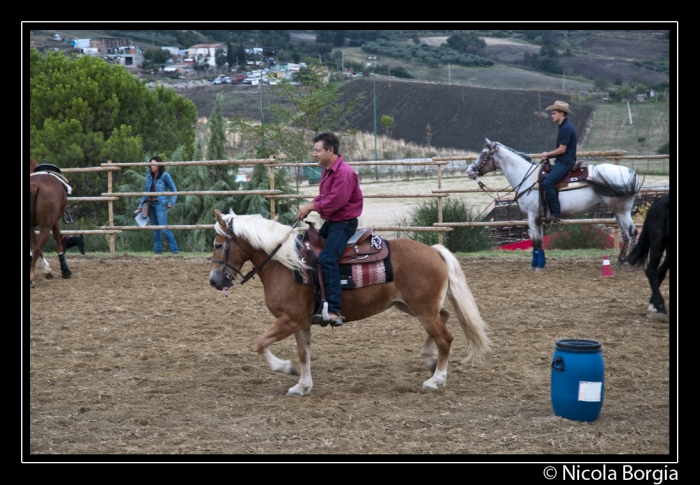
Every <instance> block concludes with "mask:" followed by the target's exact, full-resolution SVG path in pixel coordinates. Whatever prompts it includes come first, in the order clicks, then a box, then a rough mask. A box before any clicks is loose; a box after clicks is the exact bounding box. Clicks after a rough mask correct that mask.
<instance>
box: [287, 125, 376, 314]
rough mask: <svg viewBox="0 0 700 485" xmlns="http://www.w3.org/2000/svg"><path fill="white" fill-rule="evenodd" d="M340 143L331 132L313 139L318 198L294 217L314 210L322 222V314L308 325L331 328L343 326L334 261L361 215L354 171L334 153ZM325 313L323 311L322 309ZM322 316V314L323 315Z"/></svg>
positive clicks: (300, 217) (336, 260)
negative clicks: (318, 175) (318, 171)
mask: <svg viewBox="0 0 700 485" xmlns="http://www.w3.org/2000/svg"><path fill="white" fill-rule="evenodd" d="M339 145H340V143H339V141H338V137H336V136H335V135H334V134H333V133H328V132H326V133H320V134H318V135H316V136H315V137H314V158H315V159H316V160H317V161H318V163H319V165H321V166H322V167H323V171H322V172H321V182H320V184H319V186H318V191H319V195H318V196H317V197H316V198H314V200H313V201H312V202H309V203H308V204H305V205H302V206H301V207H299V210H298V211H297V217H298V218H299V219H304V218H305V217H306V216H308V215H309V213H310V212H311V211H316V212H318V213H319V215H320V216H321V219H323V220H324V222H323V225H322V226H321V229H319V231H318V233H319V234H320V235H321V237H324V238H326V243H325V245H324V246H323V250H322V251H321V254H320V255H319V263H320V264H321V272H322V274H323V286H324V289H325V291H326V302H327V304H328V306H327V314H325V313H326V311H323V312H321V313H318V314H316V315H314V316H313V318H312V319H311V323H314V324H321V323H324V322H326V323H330V324H331V326H332V327H339V326H341V325H342V324H343V316H342V315H341V314H340V300H341V296H342V289H341V287H340V269H339V268H338V261H339V260H340V255H341V254H342V253H343V250H344V249H345V245H346V244H347V242H348V239H350V237H352V235H353V234H355V231H357V224H358V221H357V218H358V217H359V216H360V215H361V214H362V203H363V197H362V190H360V179H359V177H358V176H357V174H356V173H355V171H354V170H353V169H352V168H351V167H350V165H348V164H347V163H345V161H344V160H343V156H342V155H341V154H339V153H338V147H339ZM324 310H325V309H324ZM324 314H325V315H324Z"/></svg>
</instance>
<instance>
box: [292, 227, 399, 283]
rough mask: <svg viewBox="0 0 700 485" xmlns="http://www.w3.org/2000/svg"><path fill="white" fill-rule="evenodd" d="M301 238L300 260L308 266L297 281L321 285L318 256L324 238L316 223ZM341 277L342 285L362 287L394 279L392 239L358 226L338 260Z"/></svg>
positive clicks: (298, 276)
mask: <svg viewBox="0 0 700 485" xmlns="http://www.w3.org/2000/svg"><path fill="white" fill-rule="evenodd" d="M306 223H307V224H308V225H309V227H308V228H307V229H306V235H305V236H304V237H303V239H302V241H301V251H300V254H299V256H300V257H301V260H302V261H303V262H304V263H306V264H307V265H308V266H309V269H308V270H306V272H305V274H299V275H297V281H298V282H300V283H307V284H310V285H314V286H317V287H318V286H321V282H320V280H319V277H318V275H319V273H320V271H319V264H318V257H319V255H320V254H321V250H322V249H323V246H324V243H325V240H324V239H323V238H322V237H321V235H320V234H319V233H318V231H317V230H316V228H315V227H314V225H313V223H311V222H308V221H307V222H306ZM338 266H339V267H340V279H341V286H342V288H343V289H351V288H361V287H363V286H368V285H373V284H378V283H387V282H390V281H393V271H392V269H391V260H390V258H389V242H388V241H387V240H385V239H382V238H381V237H380V236H379V235H377V234H374V233H373V231H372V229H371V228H362V229H359V230H358V231H357V232H355V234H354V235H353V236H352V237H351V238H350V239H349V240H348V242H347V245H346V247H345V250H344V251H343V254H342V255H341V256H340V260H339V261H338Z"/></svg>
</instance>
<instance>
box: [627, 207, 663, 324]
mask: <svg viewBox="0 0 700 485" xmlns="http://www.w3.org/2000/svg"><path fill="white" fill-rule="evenodd" d="M670 214H671V209H670V195H669V194H666V195H664V196H663V197H661V198H660V199H657V200H655V201H654V203H653V204H652V205H651V207H649V210H647V215H646V217H645V218H644V225H643V226H642V233H641V234H640V235H639V241H637V245H636V246H635V247H634V249H633V250H632V251H631V252H630V254H629V256H627V264H628V265H629V266H628V268H627V270H628V271H629V270H631V269H633V268H635V267H638V266H643V265H644V264H646V262H647V258H648V260H649V264H648V265H647V268H646V270H645V271H644V273H645V274H646V276H647V279H648V280H649V286H651V298H649V308H648V310H647V316H649V317H654V316H656V315H667V312H666V307H665V306H664V297H663V296H662V295H661V292H660V291H659V286H661V283H662V282H663V281H664V278H665V277H666V272H667V271H668V267H669V263H670V262H669V258H670V251H669V250H670V246H671V237H670V234H671V215H670ZM664 252H665V253H666V256H665V257H664V261H663V263H662V262H661V257H662V256H663V254H664ZM659 264H661V266H659Z"/></svg>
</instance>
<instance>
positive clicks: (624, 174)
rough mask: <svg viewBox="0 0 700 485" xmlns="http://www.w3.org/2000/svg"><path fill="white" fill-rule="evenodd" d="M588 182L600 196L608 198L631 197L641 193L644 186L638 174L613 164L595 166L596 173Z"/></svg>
mask: <svg viewBox="0 0 700 485" xmlns="http://www.w3.org/2000/svg"><path fill="white" fill-rule="evenodd" d="M586 181H587V182H588V184H589V185H590V186H591V187H593V190H594V191H595V192H596V193H597V194H598V195H603V196H606V197H629V196H632V195H635V194H636V193H637V192H639V189H640V188H641V186H642V183H641V181H640V180H639V176H638V175H637V172H635V171H634V170H632V169H631V168H628V167H620V166H617V165H611V164H604V165H597V166H595V171H594V172H593V173H592V174H591V176H590V177H588V179H587V180H586Z"/></svg>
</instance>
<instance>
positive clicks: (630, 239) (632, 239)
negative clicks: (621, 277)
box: [615, 213, 638, 268]
mask: <svg viewBox="0 0 700 485" xmlns="http://www.w3.org/2000/svg"><path fill="white" fill-rule="evenodd" d="M615 219H616V220H617V226H618V227H619V228H620V236H622V247H621V248H620V254H619V255H618V256H617V263H616V264H615V266H616V267H618V268H620V267H622V263H624V262H625V258H626V257H627V253H628V251H632V249H634V245H635V243H636V242H637V232H638V231H637V226H635V225H634V221H633V220H632V216H631V213H630V214H627V213H622V214H615Z"/></svg>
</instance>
